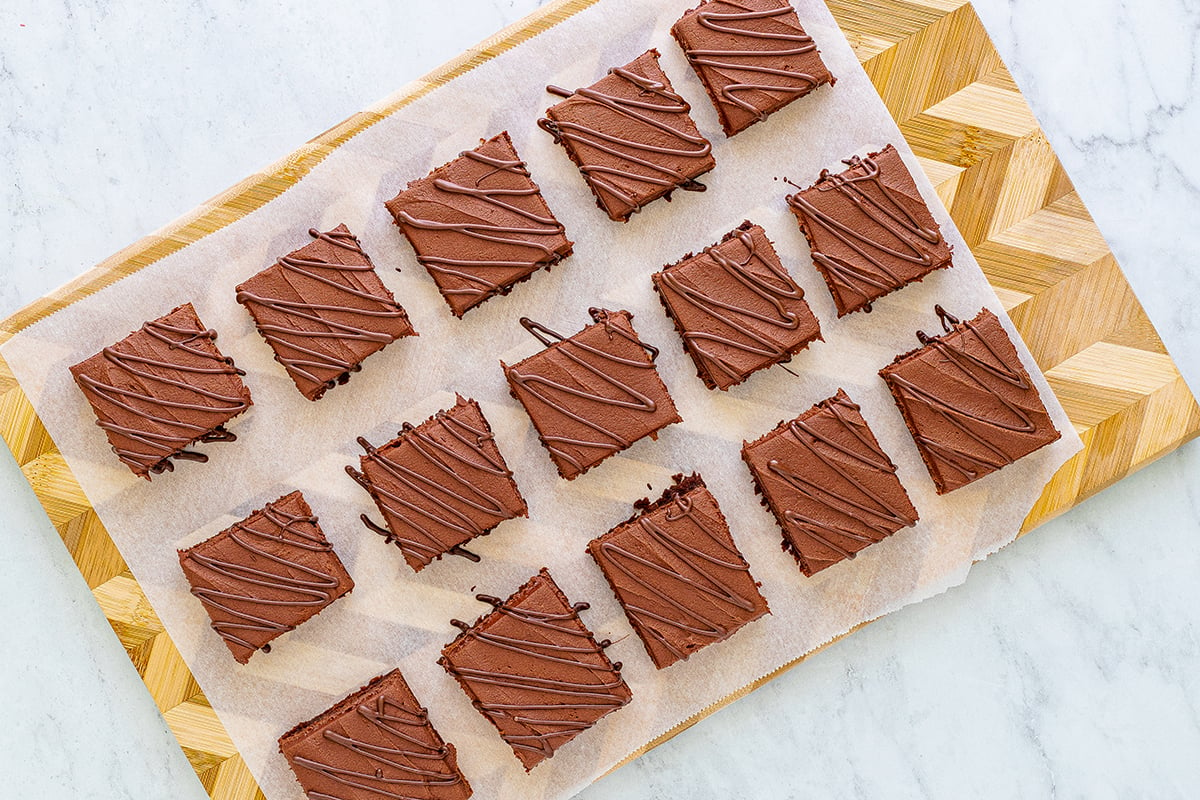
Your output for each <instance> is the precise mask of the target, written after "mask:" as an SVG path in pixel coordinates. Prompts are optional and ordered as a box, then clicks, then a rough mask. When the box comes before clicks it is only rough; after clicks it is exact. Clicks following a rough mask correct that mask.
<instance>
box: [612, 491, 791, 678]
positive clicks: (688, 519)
mask: <svg viewBox="0 0 1200 800" xmlns="http://www.w3.org/2000/svg"><path fill="white" fill-rule="evenodd" d="M639 505H640V506H641V510H640V511H639V513H637V514H635V515H634V516H633V517H631V518H630V519H629V520H628V521H626V522H623V523H621V524H620V525H618V526H617V527H615V528H613V529H612V530H611V531H609V532H608V533H606V534H604V535H603V536H601V537H599V538H596V539H593V540H592V541H591V543H590V544H589V545H588V552H589V553H590V554H591V556H592V558H594V559H595V560H596V563H597V564H598V565H600V569H601V570H603V572H604V577H605V578H607V579H608V583H609V585H610V586H612V589H613V592H615V593H616V595H617V599H618V600H619V601H621V606H622V607H623V608H624V609H625V614H626V616H628V617H629V622H630V624H631V625H633V629H634V630H635V631H637V634H638V636H640V637H641V639H642V644H644V645H645V646H646V652H647V653H649V654H650V658H651V660H652V661H654V666H656V667H657V668H659V669H663V668H664V667H669V666H671V665H672V664H674V663H675V662H677V661H680V660H683V659H686V658H688V657H689V656H691V655H692V653H695V652H696V651H697V650H699V649H700V648H702V647H706V646H708V645H710V644H712V643H714V642H722V641H725V640H726V639H728V638H729V637H730V636H732V635H733V634H734V633H736V632H737V631H738V630H739V629H740V628H741V627H742V626H743V625H745V624H746V623H747V622H751V621H753V620H756V619H758V618H759V617H762V616H764V615H765V614H769V613H770V609H768V608H767V601H766V600H764V599H763V597H762V595H761V594H759V591H758V584H757V583H755V582H754V578H753V577H751V575H750V567H749V565H748V564H746V559H744V558H743V557H742V554H741V552H740V551H739V550H738V549H737V545H736V544H734V542H733V537H732V536H731V535H730V533H729V525H728V524H727V523H726V522H725V516H724V515H723V514H722V513H721V509H720V508H719V507H718V506H717V500H716V498H715V497H713V495H712V493H711V492H710V491H709V490H708V488H707V487H706V486H705V485H704V480H703V479H702V478H701V477H700V476H699V475H691V476H689V477H687V478H684V477H683V476H682V475H676V476H675V484H674V485H673V486H671V487H670V488H669V489H667V491H666V492H664V493H663V496H662V497H661V498H659V499H658V500H657V501H656V502H654V503H649V502H647V501H642V502H641V503H640V504H639Z"/></svg>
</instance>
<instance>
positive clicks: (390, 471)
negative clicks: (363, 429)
mask: <svg viewBox="0 0 1200 800" xmlns="http://www.w3.org/2000/svg"><path fill="white" fill-rule="evenodd" d="M358 443H359V444H360V445H361V446H362V448H363V449H364V450H365V451H366V454H365V455H364V456H362V458H361V459H360V466H361V469H362V471H361V472H359V471H358V470H355V469H354V468H353V467H349V466H348V467H346V471H347V472H348V473H349V474H350V476H351V477H352V478H354V480H356V481H357V482H358V483H359V484H360V485H361V486H362V487H363V488H364V489H366V490H367V491H368V492H370V493H371V498H372V499H373V500H374V501H375V505H376V506H378V507H379V513H380V514H382V515H383V521H384V524H385V525H386V526H387V527H386V528H384V527H380V526H379V525H376V524H375V523H374V522H372V521H371V520H370V518H368V517H367V515H366V514H363V515H362V521H363V523H364V524H365V525H366V526H367V527H368V528H370V529H371V530H373V531H375V532H376V533H378V534H380V535H381V536H383V537H384V539H386V540H387V541H389V542H393V543H395V545H396V546H397V547H399V548H400V551H401V552H402V553H404V560H405V561H407V562H408V565H409V566H410V567H412V568H413V569H414V570H416V571H417V572H420V571H421V570H422V569H424V568H425V567H427V566H429V564H430V563H431V562H433V561H434V560H435V559H439V558H441V557H442V556H443V555H445V554H446V553H453V554H455V555H461V556H464V557H466V558H470V559H472V560H475V561H478V560H479V558H478V556H475V555H474V554H472V553H470V552H469V551H467V550H465V549H463V545H464V544H466V543H467V542H469V541H470V540H471V539H474V538H475V537H476V536H483V535H485V534H487V533H489V532H490V531H491V530H492V529H493V528H495V527H496V526H497V525H499V524H500V523H501V522H503V521H504V520H507V519H512V518H513V517H523V516H526V514H527V508H526V506H525V500H524V499H523V498H522V497H521V492H520V491H519V490H518V489H517V484H516V481H514V480H513V477H512V471H511V470H509V468H508V465H507V464H505V463H504V456H502V455H501V454H500V450H499V448H498V447H497V446H496V439H495V436H493V435H492V429H491V427H490V426H489V425H488V421H487V419H486V418H485V417H484V416H483V411H482V409H480V408H479V404H478V403H476V402H475V401H474V400H466V399H463V398H462V397H459V398H458V402H456V403H455V405H454V407H453V408H449V409H446V410H444V411H439V412H438V413H436V414H434V415H433V416H432V417H430V418H429V419H427V420H425V421H424V422H422V423H421V424H420V425H417V426H416V427H413V426H412V425H409V424H407V423H406V424H405V425H404V428H403V430H401V431H400V434H399V435H398V436H397V438H395V439H393V440H392V441H390V442H388V443H387V444H385V445H383V446H382V447H374V446H372V445H371V443H370V442H368V441H367V440H366V439H363V438H361V437H360V438H359V440H358Z"/></svg>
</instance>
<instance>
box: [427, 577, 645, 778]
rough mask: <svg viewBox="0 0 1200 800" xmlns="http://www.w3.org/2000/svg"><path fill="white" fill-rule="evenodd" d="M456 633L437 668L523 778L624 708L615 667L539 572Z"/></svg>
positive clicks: (624, 693) (625, 695) (625, 696)
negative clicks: (492, 731) (495, 734)
mask: <svg viewBox="0 0 1200 800" xmlns="http://www.w3.org/2000/svg"><path fill="white" fill-rule="evenodd" d="M476 597H478V599H479V600H481V601H483V602H487V603H490V604H491V605H492V606H493V608H494V610H493V611H492V612H491V613H489V614H487V615H485V616H483V617H480V618H479V619H477V620H476V621H475V624H473V625H468V624H467V623H465V622H460V621H458V620H453V623H454V625H455V626H456V627H458V628H460V629H461V630H462V633H460V634H459V635H458V637H457V638H456V639H455V640H454V641H453V642H451V643H450V644H448V645H446V647H445V648H443V650H442V657H441V659H440V660H439V661H438V663H439V664H441V665H442V666H443V667H444V668H445V670H446V671H447V672H449V673H450V674H451V675H453V676H454V678H455V679H456V680H458V683H459V685H460V686H462V689H463V691H464V692H466V693H467V696H468V697H470V698H471V704H472V705H474V706H475V708H477V709H479V713H481V714H483V715H484V717H486V718H487V719H488V721H489V722H491V723H492V724H493V725H495V726H496V730H498V731H499V732H500V736H501V737H502V738H503V739H504V741H505V742H507V743H508V745H509V747H511V748H512V749H513V753H515V754H516V756H517V758H518V759H520V760H521V764H523V765H524V767H525V771H526V772H528V771H529V770H531V769H533V768H534V767H535V766H537V765H538V764H540V763H541V762H542V761H544V760H545V759H547V758H550V757H551V756H553V755H554V754H555V752H557V751H558V748H560V747H562V746H563V745H564V744H566V743H567V742H569V741H571V740H572V739H574V738H575V737H576V736H578V735H579V734H581V733H583V732H584V731H586V730H587V729H588V728H590V727H592V726H593V725H595V724H596V722H598V721H599V720H600V719H601V718H602V717H604V716H606V715H608V714H609V713H611V712H613V711H616V710H617V709H618V708H620V707H621V706H623V705H625V704H626V703H628V702H629V699H630V697H631V695H630V692H629V687H628V686H626V685H625V681H624V680H623V679H622V678H621V672H620V670H621V665H620V664H614V663H613V662H611V661H609V659H608V656H607V655H605V654H604V648H605V647H607V646H608V644H609V643H608V642H607V641H604V642H597V641H596V639H595V637H593V636H592V632H591V631H589V630H588V629H587V627H586V626H585V625H584V624H583V622H582V621H581V620H580V619H579V612H580V611H582V610H584V609H586V608H587V607H588V605H587V603H577V604H575V605H571V603H570V602H569V601H568V600H567V598H566V596H565V595H564V594H563V593H562V591H561V590H560V589H559V588H558V585H557V584H556V583H555V582H554V579H553V578H551V577H550V573H549V572H548V571H547V570H546V569H544V568H543V569H542V570H540V571H539V572H538V574H536V575H534V576H533V577H532V578H531V579H530V580H529V582H528V583H526V584H525V585H524V586H522V587H521V588H520V589H518V590H517V591H516V593H514V594H513V596H512V597H510V598H508V599H507V600H504V601H501V600H500V599H499V598H497V597H489V596H487V595H476Z"/></svg>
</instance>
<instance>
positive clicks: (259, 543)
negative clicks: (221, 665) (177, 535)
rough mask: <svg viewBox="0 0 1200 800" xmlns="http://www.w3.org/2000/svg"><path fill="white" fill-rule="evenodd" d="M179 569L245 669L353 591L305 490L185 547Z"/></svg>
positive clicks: (350, 582)
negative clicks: (258, 652)
mask: <svg viewBox="0 0 1200 800" xmlns="http://www.w3.org/2000/svg"><path fill="white" fill-rule="evenodd" d="M179 564H180V566H181V567H182V568H183V574H184V575H186V576H187V579H188V582H189V583H190V584H191V585H192V594H194V595H195V596H196V597H198V598H200V602H201V603H203V604H204V608H205V610H206V611H208V615H209V617H210V618H211V619H212V627H213V630H215V631H216V632H217V633H219V634H220V635H221V638H223V639H224V640H225V644H226V645H227V646H228V647H229V651H230V652H231V653H233V657H234V658H235V659H237V661H238V662H239V663H242V664H245V663H246V662H247V661H249V660H250V656H252V655H254V652H255V651H256V650H263V651H264V652H265V651H267V650H269V649H270V646H269V642H271V640H273V639H274V638H275V637H277V636H279V635H280V634H282V633H285V632H287V631H290V630H292V629H293V628H295V627H296V626H297V625H299V624H300V623H302V622H304V621H305V620H307V619H309V618H311V617H315V616H316V615H317V614H319V613H321V611H322V610H323V609H325V607H327V606H328V605H329V604H330V603H332V602H333V601H334V600H337V599H338V598H339V597H341V596H342V595H344V594H347V593H348V592H349V591H350V590H351V589H353V588H354V581H352V580H351V579H350V575H349V574H347V573H346V569H345V567H343V566H342V562H341V560H340V559H339V558H338V557H337V553H335V552H333V546H332V545H330V544H329V541H328V540H326V538H325V534H324V533H323V532H322V531H321V528H320V526H319V525H318V524H317V518H316V517H315V516H314V515H313V513H312V509H311V508H309V507H308V503H306V502H305V501H304V496H303V495H301V494H300V492H292V493H291V494H289V495H285V496H283V497H281V498H279V499H278V500H276V501H275V502H274V503H268V504H267V506H266V507H265V508H262V509H260V510H258V511H255V512H254V513H253V514H251V515H250V516H249V517H247V518H246V519H244V520H242V521H241V522H238V523H236V524H234V525H233V526H231V527H229V528H227V529H226V530H224V531H221V532H220V533H218V534H217V535H216V536H213V537H212V538H211V539H206V540H205V541H203V542H201V543H200V544H198V545H195V546H194V547H189V548H187V549H186V550H180V551H179Z"/></svg>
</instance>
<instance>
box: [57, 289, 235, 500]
mask: <svg viewBox="0 0 1200 800" xmlns="http://www.w3.org/2000/svg"><path fill="white" fill-rule="evenodd" d="M216 339H217V334H216V332H215V331H213V330H212V329H208V328H205V327H204V326H203V325H202V323H201V322H200V320H199V318H198V317H197V316H196V314H195V311H194V310H193V309H192V307H191V305H190V304H189V305H185V306H180V307H179V308H177V309H175V310H174V311H172V312H171V313H170V314H168V315H167V316H165V317H162V318H160V319H157V320H153V321H151V322H147V323H146V324H144V325H143V326H142V328H141V330H140V331H138V332H135V333H133V334H131V335H130V336H129V337H127V338H126V339H124V340H122V341H121V342H118V343H117V344H115V345H112V346H110V347H106V348H104V349H103V350H102V351H101V352H100V353H99V354H97V355H96V356H93V357H92V358H90V359H88V360H87V361H85V362H83V363H81V364H77V365H76V366H74V367H72V368H71V371H72V373H73V374H74V376H75V381H76V383H78V384H79V386H80V388H81V389H83V390H84V392H85V393H86V394H87V395H88V400H89V401H90V402H91V403H92V406H93V408H94V409H95V410H96V424H97V425H98V426H99V427H100V428H101V429H102V430H104V431H105V433H107V434H108V439H109V442H110V444H111V445H112V448H113V451H114V452H115V453H116V454H117V456H118V457H119V458H120V459H121V460H122V461H123V462H125V463H126V464H127V465H128V466H129V468H130V469H132V470H133V471H134V472H135V473H136V474H138V475H142V476H144V477H149V475H151V474H158V473H161V472H163V471H168V472H169V471H171V470H173V469H174V465H173V464H172V463H171V459H182V460H188V461H199V462H204V461H207V460H208V457H207V456H206V455H204V454H203V453H196V452H192V451H188V450H186V449H185V448H186V447H187V446H188V445H189V444H191V443H193V442H230V441H234V440H235V439H236V438H237V437H236V436H234V434H232V433H230V432H229V431H227V430H225V429H224V428H223V427H222V424H223V423H225V422H226V421H228V420H229V419H231V418H233V417H235V416H237V415H238V414H241V413H242V412H243V411H245V410H246V409H247V408H249V407H250V404H251V403H250V393H249V392H248V391H246V389H245V387H244V386H243V385H242V382H241V381H240V380H238V377H240V376H243V375H245V374H246V373H245V372H243V371H242V370H240V369H238V368H237V367H235V366H234V365H233V361H232V359H229V358H226V357H224V356H223V355H221V353H220V351H219V350H217V348H216V346H215V345H214V344H213V343H214V342H215V341H216Z"/></svg>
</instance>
